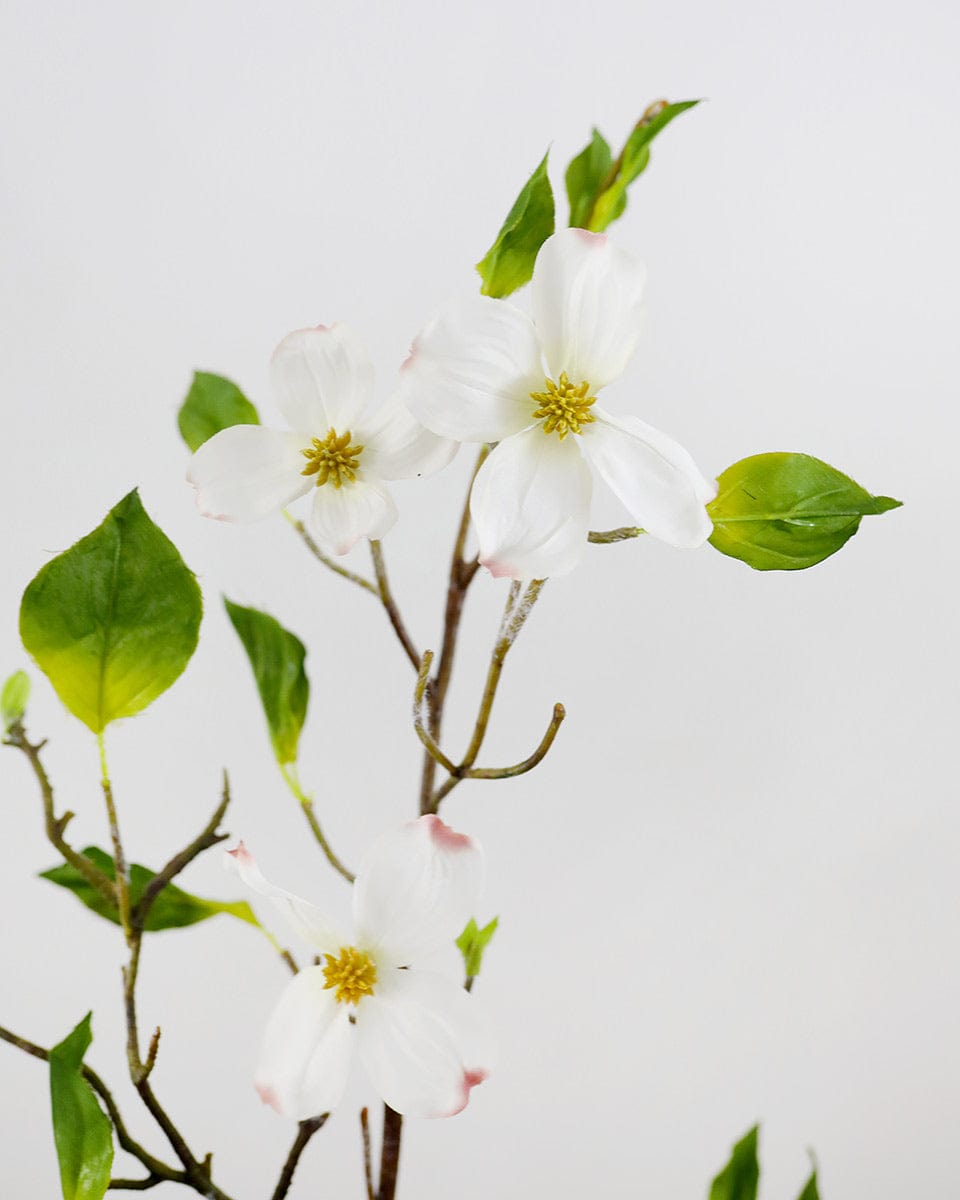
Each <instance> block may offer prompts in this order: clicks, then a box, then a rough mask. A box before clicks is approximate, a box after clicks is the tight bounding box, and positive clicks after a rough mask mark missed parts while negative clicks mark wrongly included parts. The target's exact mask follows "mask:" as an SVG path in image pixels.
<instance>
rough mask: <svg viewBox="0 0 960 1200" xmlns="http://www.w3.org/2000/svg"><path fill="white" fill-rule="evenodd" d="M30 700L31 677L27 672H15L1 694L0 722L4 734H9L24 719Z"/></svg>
mask: <svg viewBox="0 0 960 1200" xmlns="http://www.w3.org/2000/svg"><path fill="white" fill-rule="evenodd" d="M29 699H30V676H29V675H28V674H27V673H26V671H14V673H13V674H12V675H11V676H10V678H9V679H8V680H7V682H6V683H5V684H4V685H3V691H2V692H0V720H2V721H3V732H4V733H8V732H9V730H10V728H11V727H12V726H13V725H16V723H17V722H18V721H20V720H22V719H23V714H24V713H25V712H26V711H27V701H28V700H29Z"/></svg>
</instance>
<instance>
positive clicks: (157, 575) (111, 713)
mask: <svg viewBox="0 0 960 1200" xmlns="http://www.w3.org/2000/svg"><path fill="white" fill-rule="evenodd" d="M201 613H202V602H201V599H200V588H199V587H198V585H197V581H196V579H195V578H194V576H193V573H192V571H190V570H189V568H188V567H187V566H186V565H185V563H184V561H183V559H182V558H181V557H180V555H179V553H178V551H177V548H176V546H174V544H173V543H172V542H171V541H170V539H169V538H168V537H167V536H166V535H165V534H164V533H163V532H162V530H160V529H159V528H158V527H157V526H156V525H155V524H154V523H153V521H151V520H150V518H149V517H148V516H147V514H146V512H144V509H143V505H142V504H141V503H140V497H139V496H138V494H137V493H136V491H133V492H130V493H129V495H127V496H125V497H124V498H123V499H122V500H121V501H120V503H119V504H118V505H117V506H116V508H113V509H111V511H110V512H109V513H108V514H107V516H106V518H105V520H104V522H103V524H102V525H100V526H98V527H97V528H96V529H95V530H94V531H93V533H90V534H88V535H87V536H86V537H85V538H81V540H80V541H79V542H77V543H76V545H74V546H71V547H70V549H69V550H65V551H64V552H63V554H59V555H58V556H57V557H56V558H55V559H53V561H52V562H49V563H47V565H46V566H45V567H43V568H42V569H41V570H40V572H39V573H38V574H37V576H36V577H35V578H34V580H33V582H32V583H30V585H29V586H28V587H27V590H26V591H25V592H24V594H23V602H22V604H21V606H20V636H21V637H22V638H23V644H24V646H26V648H27V650H28V651H29V652H30V653H31V654H32V655H33V657H34V659H35V660H36V662H37V665H38V666H39V667H40V668H41V670H42V671H43V672H44V673H45V674H46V675H47V677H48V678H49V680H50V682H51V683H52V684H53V686H54V688H55V689H56V692H57V695H58V696H59V697H60V699H61V700H62V701H63V703H64V704H65V705H66V706H67V708H68V709H69V710H70V711H71V712H72V713H73V714H74V716H77V717H79V718H80V720H81V721H83V723H84V724H85V725H86V726H87V727H88V728H89V729H91V730H93V732H94V733H101V732H102V731H103V729H104V728H105V727H106V726H107V725H108V724H109V723H110V722H111V721H115V720H116V719H117V718H118V717H130V716H133V715H134V714H135V713H138V712H141V711H142V710H143V709H144V708H146V707H147V705H148V704H150V703H152V701H154V700H155V699H156V698H157V697H158V696H159V695H160V694H161V693H162V692H165V691H166V689H167V688H168V687H169V686H170V685H171V684H172V683H173V682H174V681H175V680H176V679H177V678H178V676H179V675H180V674H181V673H182V671H183V669H184V667H186V665H187V663H188V662H189V661H190V657H191V655H192V654H193V652H194V650H195V648H196V645H197V636H198V633H199V628H200V617H201Z"/></svg>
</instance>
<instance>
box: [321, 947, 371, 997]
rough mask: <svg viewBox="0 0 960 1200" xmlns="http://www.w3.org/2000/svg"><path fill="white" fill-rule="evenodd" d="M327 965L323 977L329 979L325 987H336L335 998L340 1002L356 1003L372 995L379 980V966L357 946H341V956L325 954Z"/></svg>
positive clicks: (325, 988)
mask: <svg viewBox="0 0 960 1200" xmlns="http://www.w3.org/2000/svg"><path fill="white" fill-rule="evenodd" d="M324 958H325V959H326V960H327V965H326V966H325V967H324V968H323V977H324V979H325V980H326V981H327V982H326V983H325V984H324V985H323V987H324V991H326V990H327V989H328V988H336V991H335V993H334V999H335V1000H336V1001H337V1003H338V1004H356V1003H357V1002H358V1001H359V999H360V997H361V996H372V995H373V985H374V984H375V983H376V982H377V968H376V967H375V966H374V965H373V960H372V959H371V958H370V955H369V954H365V953H364V952H363V951H362V950H358V949H357V948H356V946H341V947H340V957H339V958H334V956H333V955H332V954H325V955H324Z"/></svg>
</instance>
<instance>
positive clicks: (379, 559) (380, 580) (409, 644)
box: [370, 539, 420, 671]
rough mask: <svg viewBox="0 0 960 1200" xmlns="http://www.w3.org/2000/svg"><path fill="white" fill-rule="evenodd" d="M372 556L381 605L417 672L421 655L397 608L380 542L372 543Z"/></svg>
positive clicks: (373, 541) (372, 541)
mask: <svg viewBox="0 0 960 1200" xmlns="http://www.w3.org/2000/svg"><path fill="white" fill-rule="evenodd" d="M370 556H371V558H372V559H373V569H374V572H375V574H376V576H377V588H378V589H379V594H380V603H381V604H382V605H383V607H384V608H385V609H386V612H387V616H388V617H389V618H390V624H391V625H392V626H393V632H394V633H395V634H396V635H397V638H398V639H399V642H400V645H401V646H402V647H403V652H404V654H406V656H407V658H408V659H409V660H410V662H411V663H412V664H413V669H414V670H415V671H416V670H418V669H419V667H420V654H419V652H418V651H417V648H416V646H414V644H413V641H412V639H411V637H410V634H409V633H407V627H406V626H405V625H404V623H403V617H401V615H400V610H399V608H397V602H396V601H395V600H394V598H393V593H392V592H391V591H390V580H389V578H388V577H387V567H386V563H385V562H384V560H383V547H382V546H381V545H380V543H379V542H378V541H375V540H373V539H371V541H370Z"/></svg>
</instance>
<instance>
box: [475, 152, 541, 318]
mask: <svg viewBox="0 0 960 1200" xmlns="http://www.w3.org/2000/svg"><path fill="white" fill-rule="evenodd" d="M549 153H550V152H549V151H547V153H546V154H545V155H544V156H543V159H542V160H541V162H540V164H539V166H538V167H537V168H536V169H535V170H534V172H533V174H532V175H531V176H530V178H529V179H528V180H527V182H526V183H525V184H524V186H523V188H522V189H521V191H520V194H519V196H517V198H516V200H515V201H514V202H513V207H512V208H511V209H510V212H509V213H508V214H507V218H506V220H505V221H504V223H503V225H502V226H501V228H500V232H499V233H498V234H497V237H496V240H495V241H494V243H493V245H492V246H491V247H490V249H489V250H488V251H487V253H486V254H485V255H484V257H483V258H482V259H481V260H480V262H478V263H477V271H478V272H479V274H480V278H481V279H482V280H483V283H482V284H481V287H480V291H481V292H482V294H483V295H484V296H494V297H497V298H502V297H504V296H509V295H510V294H511V292H515V291H516V290H517V288H519V287H522V286H523V285H524V284H525V283H528V282H529V281H530V279H531V278H532V276H533V265H534V263H535V262H536V260H537V255H538V254H539V253H540V247H541V246H542V245H543V243H544V242H545V241H546V240H547V238H548V237H549V236H550V235H551V234H552V233H553V230H554V221H555V211H554V202H553V189H552V187H551V186H550V176H549V175H548V174H547V159H548V157H549Z"/></svg>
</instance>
